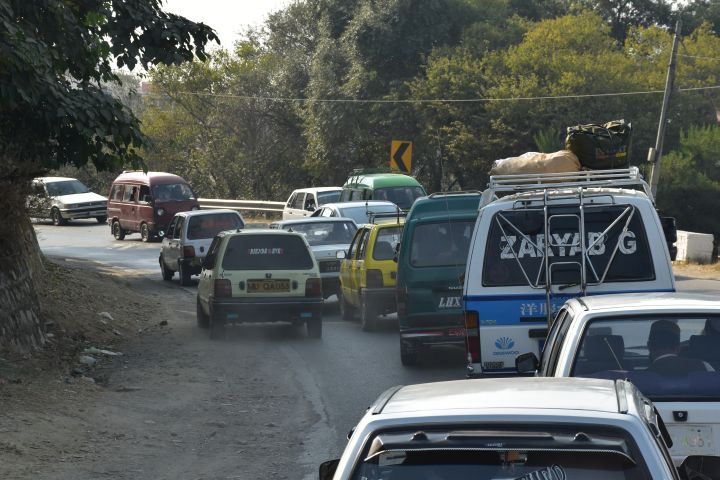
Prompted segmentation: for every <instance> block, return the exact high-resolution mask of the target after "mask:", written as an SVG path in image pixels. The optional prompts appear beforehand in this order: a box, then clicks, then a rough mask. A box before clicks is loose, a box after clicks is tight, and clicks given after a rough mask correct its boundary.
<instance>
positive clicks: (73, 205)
mask: <svg viewBox="0 0 720 480" xmlns="http://www.w3.org/2000/svg"><path fill="white" fill-rule="evenodd" d="M64 206H65V208H77V206H78V204H77V203H66V204H65V205H64Z"/></svg>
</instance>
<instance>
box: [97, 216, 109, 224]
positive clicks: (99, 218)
mask: <svg viewBox="0 0 720 480" xmlns="http://www.w3.org/2000/svg"><path fill="white" fill-rule="evenodd" d="M95 220H97V222H98V223H105V222H107V217H95Z"/></svg>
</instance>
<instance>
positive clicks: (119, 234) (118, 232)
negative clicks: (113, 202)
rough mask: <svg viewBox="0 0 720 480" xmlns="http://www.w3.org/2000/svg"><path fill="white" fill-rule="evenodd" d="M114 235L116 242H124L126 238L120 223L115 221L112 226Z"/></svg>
mask: <svg viewBox="0 0 720 480" xmlns="http://www.w3.org/2000/svg"><path fill="white" fill-rule="evenodd" d="M112 234H113V237H115V240H122V239H124V238H125V230H123V229H122V227H121V226H120V222H119V221H118V220H115V221H114V222H113V224H112Z"/></svg>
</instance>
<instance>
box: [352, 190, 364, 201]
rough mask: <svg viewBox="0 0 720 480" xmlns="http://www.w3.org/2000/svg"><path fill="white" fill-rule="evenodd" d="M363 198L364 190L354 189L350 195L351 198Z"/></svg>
mask: <svg viewBox="0 0 720 480" xmlns="http://www.w3.org/2000/svg"><path fill="white" fill-rule="evenodd" d="M362 199H363V191H362V190H353V191H352V194H351V195H350V200H362Z"/></svg>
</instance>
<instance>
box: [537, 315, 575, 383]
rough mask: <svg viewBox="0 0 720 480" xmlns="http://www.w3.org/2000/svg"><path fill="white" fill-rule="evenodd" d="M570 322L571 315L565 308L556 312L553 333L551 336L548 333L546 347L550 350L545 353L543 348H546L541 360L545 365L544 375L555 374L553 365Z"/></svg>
mask: <svg viewBox="0 0 720 480" xmlns="http://www.w3.org/2000/svg"><path fill="white" fill-rule="evenodd" d="M571 323H572V315H570V313H569V312H568V311H567V310H565V311H564V312H560V313H558V315H557V317H556V318H555V321H554V322H553V331H554V335H553V337H552V338H551V337H550V336H549V335H548V347H549V348H550V351H549V352H547V354H546V353H545V350H547V348H546V349H543V362H545V365H544V366H543V375H544V376H551V375H554V374H555V367H557V363H558V358H559V356H560V349H561V348H562V345H563V342H564V341H565V336H566V335H567V332H568V330H569V329H570V324H571ZM546 355H547V358H546Z"/></svg>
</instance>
